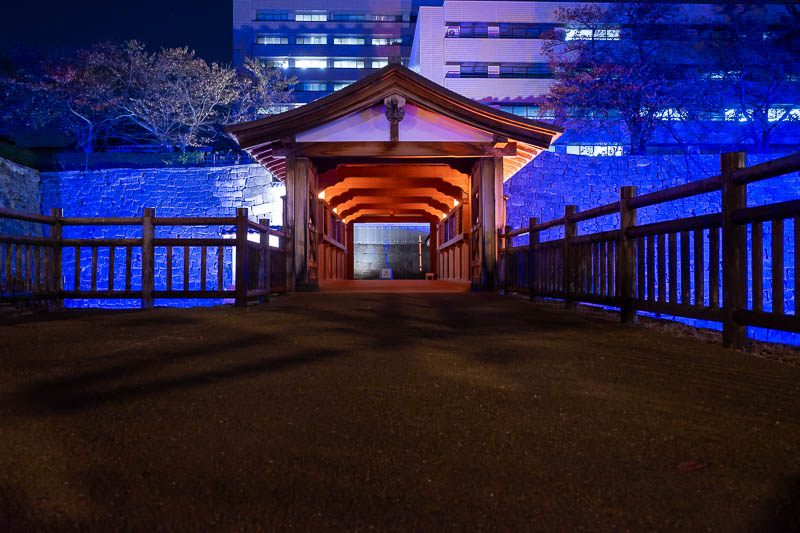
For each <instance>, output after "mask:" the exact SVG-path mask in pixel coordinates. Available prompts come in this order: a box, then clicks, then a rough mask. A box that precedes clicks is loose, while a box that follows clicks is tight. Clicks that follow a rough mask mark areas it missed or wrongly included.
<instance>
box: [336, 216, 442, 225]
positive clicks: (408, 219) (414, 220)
mask: <svg viewBox="0 0 800 533" xmlns="http://www.w3.org/2000/svg"><path fill="white" fill-rule="evenodd" d="M431 221H436V217H424V216H392V215H388V216H387V215H362V216H359V217H356V218H354V219H353V221H352V222H356V223H359V224H382V223H387V224H389V223H391V224H428V223H430V222H431Z"/></svg>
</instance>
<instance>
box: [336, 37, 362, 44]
mask: <svg viewBox="0 0 800 533" xmlns="http://www.w3.org/2000/svg"><path fill="white" fill-rule="evenodd" d="M333 44H364V38H363V37H334V38H333Z"/></svg>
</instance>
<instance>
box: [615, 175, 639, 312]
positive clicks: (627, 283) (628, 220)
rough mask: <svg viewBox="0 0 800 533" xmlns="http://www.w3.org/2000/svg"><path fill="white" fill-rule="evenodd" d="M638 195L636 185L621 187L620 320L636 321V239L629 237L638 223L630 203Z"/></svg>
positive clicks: (618, 279)
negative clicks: (629, 232) (634, 299)
mask: <svg viewBox="0 0 800 533" xmlns="http://www.w3.org/2000/svg"><path fill="white" fill-rule="evenodd" d="M634 196H636V187H631V186H625V187H620V189H619V245H620V246H619V253H618V258H619V267H618V268H619V270H618V271H617V282H618V283H619V288H618V291H619V292H618V294H619V298H620V300H621V303H620V320H621V321H622V322H635V321H636V309H634V306H633V298H634V284H635V280H636V241H635V240H634V239H631V238H630V237H628V229H629V228H632V227H634V226H635V225H636V209H632V208H631V207H630V205H629V204H628V202H629V200H630V199H631V198H633V197H634Z"/></svg>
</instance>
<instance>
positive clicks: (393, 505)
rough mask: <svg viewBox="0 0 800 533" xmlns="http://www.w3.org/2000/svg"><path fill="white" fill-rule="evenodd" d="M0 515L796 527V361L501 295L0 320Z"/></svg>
mask: <svg viewBox="0 0 800 533" xmlns="http://www.w3.org/2000/svg"><path fill="white" fill-rule="evenodd" d="M0 339H2V342H0V531H11V532H15V531H26V532H27V531H42V530H45V531H47V530H54V531H71V530H75V531H117V530H118V531H136V532H142V531H193V532H194V531H212V530H213V531H257V530H291V529H295V530H315V531H316V530H329V529H330V530H362V531H363V530H372V529H377V530H437V531H442V530H514V531H520V530H530V531H537V530H538V531H575V530H585V531H606V530H619V531H648V530H657V531H673V530H675V531H679V530H682V531H704V530H709V531H796V530H798V529H799V528H800V453H799V452H800V367H798V366H792V365H786V364H781V363H779V362H776V361H772V360H767V359H763V358H757V357H753V356H751V355H748V354H744V353H739V352H734V351H731V350H726V349H724V348H722V347H721V346H719V345H717V344H711V343H706V342H702V341H699V340H696V339H691V338H684V337H676V336H670V335H668V334H666V333H664V332H662V331H658V330H652V329H650V330H648V329H644V328H641V327H635V326H622V325H619V324H616V323H613V322H606V321H602V320H597V319H594V318H592V317H588V316H585V315H581V314H575V313H567V312H563V311H560V310H554V309H546V308H542V307H538V306H535V305H532V304H530V303H529V302H527V301H526V300H524V299H522V298H514V297H504V296H501V295H495V294H484V293H465V294H464V293H462V294H416V295H413V294H382V295H376V294H344V293H343V294H325V293H316V294H295V295H291V296H288V297H283V298H280V299H278V300H276V301H273V302H272V303H271V304H269V305H262V306H256V307H251V308H248V309H233V308H215V309H193V310H180V309H161V310H155V311H152V312H138V311H136V312H87V311H76V312H64V313H60V314H48V315H39V316H33V317H24V318H19V319H16V322H14V323H9V322H8V321H7V322H6V323H4V324H3V325H0Z"/></svg>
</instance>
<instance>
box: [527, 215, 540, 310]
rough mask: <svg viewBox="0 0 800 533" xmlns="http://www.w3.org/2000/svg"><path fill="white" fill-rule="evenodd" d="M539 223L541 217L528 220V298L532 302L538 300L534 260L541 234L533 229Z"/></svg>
mask: <svg viewBox="0 0 800 533" xmlns="http://www.w3.org/2000/svg"><path fill="white" fill-rule="evenodd" d="M538 223H539V217H530V218H529V219H528V298H529V299H531V300H533V299H534V298H536V290H535V289H536V283H535V281H534V280H535V276H536V268H535V266H534V259H535V257H536V255H535V254H536V245H537V244H539V232H538V231H533V227H534V226H535V225H537V224H538Z"/></svg>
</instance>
